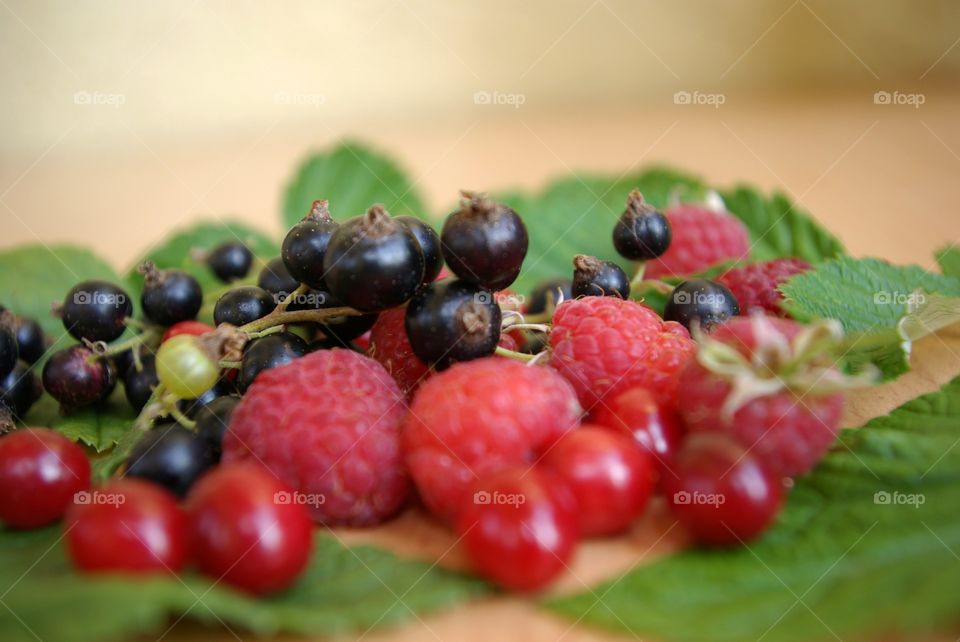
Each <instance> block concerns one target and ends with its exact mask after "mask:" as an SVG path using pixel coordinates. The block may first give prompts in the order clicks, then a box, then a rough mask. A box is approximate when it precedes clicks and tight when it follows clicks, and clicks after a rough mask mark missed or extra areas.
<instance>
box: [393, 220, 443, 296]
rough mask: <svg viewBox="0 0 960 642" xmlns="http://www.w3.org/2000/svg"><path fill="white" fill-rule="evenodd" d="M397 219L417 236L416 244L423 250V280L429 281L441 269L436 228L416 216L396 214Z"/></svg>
mask: <svg viewBox="0 0 960 642" xmlns="http://www.w3.org/2000/svg"><path fill="white" fill-rule="evenodd" d="M396 219H397V220H398V221H400V222H401V223H403V224H404V225H406V226H407V227H408V228H409V229H410V231H411V232H413V235H414V236H415V237H417V244H418V245H419V246H420V251H421V252H423V265H424V269H423V282H424V283H431V282H433V281H434V280H436V278H437V275H439V274H440V270H442V269H443V251H442V250H441V248H440V236H439V235H438V234H437V232H436V230H434V229H433V228H432V227H430V225H429V224H427V223H426V222H424V221H421V220H420V219H418V218H417V217H416V216H398V217H396Z"/></svg>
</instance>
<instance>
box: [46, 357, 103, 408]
mask: <svg viewBox="0 0 960 642" xmlns="http://www.w3.org/2000/svg"><path fill="white" fill-rule="evenodd" d="M115 385H116V373H115V372H114V371H113V367H112V365H111V364H110V361H109V360H107V359H103V358H100V357H97V356H96V355H95V354H94V352H93V350H91V349H90V348H87V347H86V346H80V345H74V346H70V347H69V348H64V349H63V350H59V351H58V352H55V353H54V354H53V356H51V357H50V359H49V360H47V363H46V364H44V366H43V389H44V390H46V391H47V392H48V393H50V396H51V397H53V398H54V399H56V400H57V401H59V402H60V404H61V405H63V406H64V407H65V408H80V407H82V406H88V405H90V404H92V403H95V402H97V401H100V400H102V399H106V398H107V397H108V396H109V395H110V393H111V392H112V391H113V388H114V386H115Z"/></svg>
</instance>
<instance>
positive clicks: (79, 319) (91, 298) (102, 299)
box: [61, 281, 133, 342]
mask: <svg viewBox="0 0 960 642" xmlns="http://www.w3.org/2000/svg"><path fill="white" fill-rule="evenodd" d="M132 314H133V302H132V301H131V300H130V295H128V294H127V293H126V292H125V291H124V290H123V289H122V288H120V287H118V286H116V285H114V284H113V283H108V282H106V281H84V282H82V283H78V284H77V285H75V286H73V289H71V290H70V291H69V292H67V296H66V297H65V298H64V300H63V308H62V311H61V315H62V316H61V318H62V319H63V327H65V328H66V329H67V332H69V333H70V334H72V335H73V336H74V337H76V338H77V339H87V340H89V341H107V342H110V341H113V340H114V339H116V338H117V337H119V336H120V335H121V334H123V331H124V330H125V329H126V325H124V320H125V319H126V318H127V317H129V316H130V315H132Z"/></svg>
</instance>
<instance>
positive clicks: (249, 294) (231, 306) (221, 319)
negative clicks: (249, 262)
mask: <svg viewBox="0 0 960 642" xmlns="http://www.w3.org/2000/svg"><path fill="white" fill-rule="evenodd" d="M275 307H277V301H276V299H274V297H273V295H271V294H270V293H269V292H267V291H266V290H264V289H263V288H258V287H256V286H255V285H245V286H242V287H239V288H234V289H232V290H230V291H229V292H227V293H226V294H224V295H223V296H222V297H220V299H219V300H218V301H217V304H216V305H215V306H214V307H213V322H214V323H216V324H217V325H220V324H221V323H229V324H231V325H235V326H241V325H245V324H247V323H250V322H251V321H256V320H257V319H260V318H262V317H265V316H267V315H268V314H270V313H271V312H273V309H274V308H275Z"/></svg>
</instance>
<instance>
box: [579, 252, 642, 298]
mask: <svg viewBox="0 0 960 642" xmlns="http://www.w3.org/2000/svg"><path fill="white" fill-rule="evenodd" d="M570 290H571V293H572V294H573V296H574V298H579V297H582V296H616V297H620V298H621V299H627V298H629V297H630V279H629V278H628V277H627V274H626V272H624V271H623V270H622V269H620V266H619V265H617V264H616V263H613V262H612V261H601V260H600V259H598V258H594V257H592V256H586V255H585V254H578V255H577V256H575V257H573V285H572V286H571V288H570Z"/></svg>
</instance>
